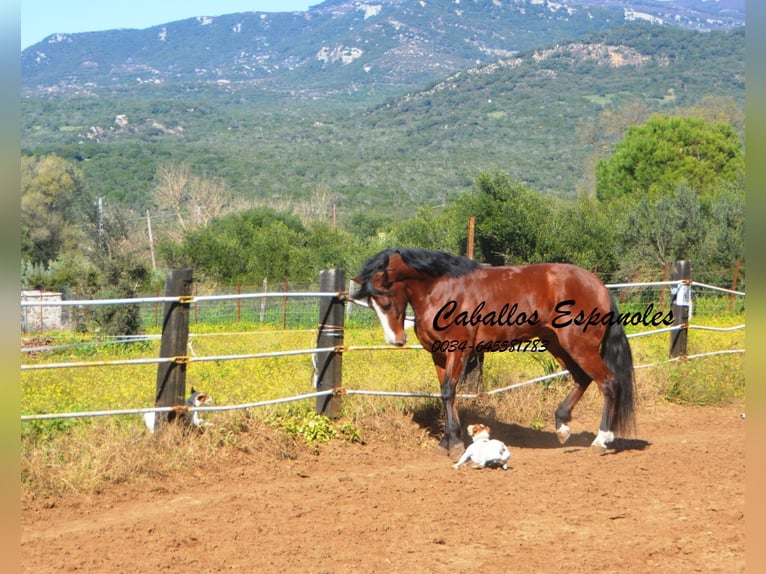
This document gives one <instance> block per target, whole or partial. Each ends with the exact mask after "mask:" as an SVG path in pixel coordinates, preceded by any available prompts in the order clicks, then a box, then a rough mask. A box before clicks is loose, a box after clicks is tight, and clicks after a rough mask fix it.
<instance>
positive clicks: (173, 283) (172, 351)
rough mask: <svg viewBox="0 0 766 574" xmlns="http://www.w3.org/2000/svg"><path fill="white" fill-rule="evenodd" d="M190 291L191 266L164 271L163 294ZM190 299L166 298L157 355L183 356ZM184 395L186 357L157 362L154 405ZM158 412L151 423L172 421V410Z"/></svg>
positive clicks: (177, 400)
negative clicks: (165, 412) (164, 415)
mask: <svg viewBox="0 0 766 574" xmlns="http://www.w3.org/2000/svg"><path fill="white" fill-rule="evenodd" d="M191 292H192V270H191V269H173V270H171V271H168V274H167V278H166V280H165V295H166V296H167V297H190V296H191ZM190 307H191V304H190V301H186V302H182V301H180V300H179V301H167V302H166V303H165V309H164V314H163V319H162V341H161V343H160V357H163V358H164V357H183V358H185V357H186V348H187V344H188V341H189V309H190ZM185 395H186V361H185V360H183V359H181V360H179V361H173V362H171V363H160V364H159V365H158V366H157V394H156V395H155V406H158V407H172V406H176V405H183V404H184V400H185ZM161 414H162V413H158V416H157V417H155V423H154V424H155V427H156V426H157V425H158V424H159V423H160V422H161V421H162V420H167V421H172V420H173V419H174V418H175V413H174V412H173V411H171V412H169V413H168V416H167V418H165V417H161V416H159V415H161Z"/></svg>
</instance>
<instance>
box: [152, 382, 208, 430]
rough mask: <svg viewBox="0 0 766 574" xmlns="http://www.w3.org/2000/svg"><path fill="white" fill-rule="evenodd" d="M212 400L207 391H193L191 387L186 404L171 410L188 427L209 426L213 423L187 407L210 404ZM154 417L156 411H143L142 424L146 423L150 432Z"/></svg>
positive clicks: (153, 424)
mask: <svg viewBox="0 0 766 574" xmlns="http://www.w3.org/2000/svg"><path fill="white" fill-rule="evenodd" d="M212 402H213V397H211V396H210V395H208V394H207V393H201V392H199V391H195V390H194V389H192V391H191V395H189V398H188V399H186V404H184V405H180V406H177V407H173V411H174V412H175V413H176V416H177V417H180V420H182V421H183V422H184V423H186V424H187V425H189V426H190V427H194V428H204V427H209V426H213V423H209V422H207V421H206V420H205V419H203V418H202V417H201V416H200V415H199V412H197V411H190V410H189V407H204V406H206V405H210V404H212ZM156 418H157V413H155V412H150V413H144V424H145V425H146V428H147V429H148V430H149V432H151V433H154V426H155V424H156V423H155V419H156Z"/></svg>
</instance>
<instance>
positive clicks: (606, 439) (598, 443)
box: [590, 430, 614, 454]
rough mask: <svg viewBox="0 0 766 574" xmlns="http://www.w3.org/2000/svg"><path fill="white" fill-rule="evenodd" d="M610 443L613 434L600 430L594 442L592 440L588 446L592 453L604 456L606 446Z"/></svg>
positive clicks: (612, 439)
mask: <svg viewBox="0 0 766 574" xmlns="http://www.w3.org/2000/svg"><path fill="white" fill-rule="evenodd" d="M610 442H614V433H613V432H611V431H602V430H600V431H598V435H597V436H596V440H594V441H593V443H592V444H591V445H590V446H591V448H592V449H593V452H596V453H598V454H604V453H605V452H606V449H607V446H606V445H607V444H608V443H610Z"/></svg>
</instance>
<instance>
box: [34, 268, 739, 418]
mask: <svg viewBox="0 0 766 574" xmlns="http://www.w3.org/2000/svg"><path fill="white" fill-rule="evenodd" d="M689 284H691V285H696V286H699V287H703V288H706V289H711V290H714V291H718V292H722V293H728V294H731V295H741V296H744V295H745V293H744V292H741V291H734V290H731V289H724V288H721V287H715V286H712V285H707V284H704V283H697V282H693V281H689V280H680V281H679V280H674V281H657V282H642V283H615V284H609V285H607V287H608V288H613V289H616V288H631V287H652V286H676V285H678V286H680V285H689ZM270 297H272V298H276V297H281V298H283V299H285V298H288V297H332V298H338V299H341V300H343V301H349V302H352V303H356V304H359V305H363V306H367V305H365V302H361V301H354V300H350V299H349V298H348V292H345V291H336V292H311V291H306V292H284V293H278V292H277V293H247V294H241V293H237V294H229V295H209V296H173V297H145V298H126V299H103V300H81V301H76V300H71V301H24V302H21V306H22V307H42V306H87V305H117V304H138V303H167V302H171V303H172V302H179V303H184V304H189V303H196V302H204V301H223V300H227V299H229V300H231V299H264V298H270ZM408 319H409V318H408ZM685 328H693V329H700V330H709V331H735V330H740V329H744V328H745V325H744V324H742V325H736V326H733V327H707V326H703V325H686V324H684V325H674V326H672V327H667V328H662V329H655V330H651V331H643V332H639V333H633V334H631V335H628V338H633V337H642V336H647V335H653V334H659V333H666V332H671V331H677V330H680V329H685ZM248 334H250V333H248ZM210 335H214V334H210ZM200 336H201V335H200ZM150 338H159V336H144V335H142V336H133V337H130V336H126V337H123V339H126V341H107V342H102V344H115V343H119V342H127V341H140V340H148V339H150ZM70 346H77V344H75V345H62V346H57V347H54V348H63V347H70ZM34 349H35V350H51V349H52V348H51V347H35V348H34ZM422 349H423V347H422V345H410V346H404V347H394V346H389V345H373V346H359V345H357V346H355V345H351V346H344V345H339V346H334V347H321V348H313V349H301V350H290V351H275V352H268V353H253V354H246V355H220V356H208V357H198V356H189V355H185V356H175V357H161V358H151V359H124V360H114V361H94V362H80V363H75V362H70V363H48V364H36V365H22V366H21V369H22V370H34V369H55V368H71V367H99V366H119V365H141V364H159V363H171V362H176V363H191V362H203V361H225V360H245V359H260V358H266V357H282V356H294V355H304V354H312V355H314V356H316V354H318V353H323V352H335V353H343V352H349V351H362V350H368V351H379V350H422ZM189 351H190V352H191V354H194V351H193V349H192V348H191V340H190V341H189ZM744 352H745V351H744V349H736V350H723V351H713V352H709V353H701V354H696V355H688V356H684V357H673V358H670V359H668V360H666V361H662V362H658V363H652V364H646V365H639V366H636V367H635V368H636V369H640V368H647V367H651V366H656V365H659V364H663V363H668V362H673V361H678V360H683V359H696V358H701V357H707V356H714V355H722V354H733V353H744ZM568 374H569V372H568V371H560V372H557V373H553V374H549V375H544V376H542V377H537V378H534V379H531V380H529V381H524V382H521V383H515V384H513V385H510V386H508V387H503V388H500V389H493V390H492V391H489V392H488V393H485V394H486V395H495V394H498V393H501V392H506V391H509V390H513V389H516V388H520V387H522V386H526V385H530V384H534V383H538V382H542V381H545V380H549V379H553V378H560V377H563V376H566V375H568ZM330 394H345V395H354V394H356V395H367V396H398V397H422V398H440V397H441V395H440V394H432V393H406V392H389V391H362V390H350V389H349V390H346V389H343V388H336V389H331V390H323V391H318V392H313V393H308V394H304V395H297V396H295V397H287V398H283V399H274V400H267V401H259V402H255V403H248V404H245V405H234V406H214V407H212V406H211V407H187V408H188V410H189V411H194V410H199V411H210V410H218V411H221V410H235V409H245V408H252V407H259V406H266V405H273V404H280V403H285V402H292V401H298V400H304V399H309V398H317V397H321V396H327V395H330ZM458 396H459V397H461V398H469V399H470V398H476V397H477V396H479V395H475V394H474V395H470V394H468V395H465V394H463V395H458ZM171 410H173V407H154V408H145V409H123V410H119V411H94V412H89V413H60V414H39V415H24V416H22V417H21V420H22V421H25V420H44V419H55V418H76V417H93V416H106V415H125V414H143V413H150V412H169V411H171Z"/></svg>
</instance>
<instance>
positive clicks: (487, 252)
mask: <svg viewBox="0 0 766 574" xmlns="http://www.w3.org/2000/svg"><path fill="white" fill-rule="evenodd" d="M476 187H477V190H476V192H474V193H467V194H464V195H461V196H459V197H458V198H457V199H456V200H455V202H454V204H453V205H452V206H450V209H449V213H450V214H451V218H452V220H453V221H458V222H465V223H466V224H467V222H468V217H469V216H471V215H473V216H474V217H475V218H476V228H475V243H476V253H477V259H481V260H483V261H484V262H486V263H489V264H491V265H507V264H520V263H529V262H535V261H540V260H541V258H542V252H543V251H544V245H545V241H546V240H545V234H546V227H547V225H548V223H549V221H550V217H551V213H552V205H551V203H550V201H549V200H548V199H547V198H546V197H545V196H543V195H540V194H539V193H536V192H534V191H531V190H529V189H527V188H525V187H524V186H523V185H521V184H520V183H513V182H511V180H510V178H509V177H508V176H507V175H506V174H502V173H495V174H493V175H490V174H488V173H482V174H480V175H479V176H478V177H477V179H476ZM462 237H465V234H463V235H462Z"/></svg>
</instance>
